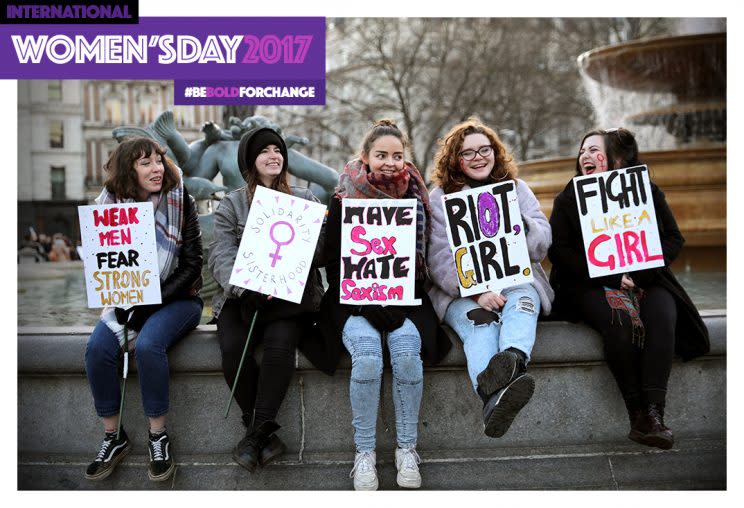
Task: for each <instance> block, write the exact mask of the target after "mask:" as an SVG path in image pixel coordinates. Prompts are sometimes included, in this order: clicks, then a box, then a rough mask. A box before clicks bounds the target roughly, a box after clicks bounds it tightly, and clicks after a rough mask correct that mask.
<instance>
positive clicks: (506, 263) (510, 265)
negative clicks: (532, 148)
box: [442, 182, 533, 297]
mask: <svg viewBox="0 0 744 508" xmlns="http://www.w3.org/2000/svg"><path fill="white" fill-rule="evenodd" d="M442 205H443V206H444V214H445V217H446V219H447V238H448V239H449V243H450V248H451V249H452V256H453V258H454V262H455V267H456V269H457V278H458V281H459V283H460V295H461V296H463V297H465V296H470V295H476V294H480V293H483V292H485V291H493V292H496V293H498V292H500V291H501V290H502V289H504V288H507V287H511V286H517V285H519V284H524V283H528V282H532V280H533V277H532V268H531V266H530V256H529V253H528V252H527V239H526V237H525V231H524V225H523V224H522V215H521V214H520V212H519V202H518V200H517V191H516V188H515V186H514V182H506V183H499V184H494V185H486V186H483V187H478V188H475V189H466V190H463V191H460V192H453V193H452V194H447V195H444V196H442Z"/></svg>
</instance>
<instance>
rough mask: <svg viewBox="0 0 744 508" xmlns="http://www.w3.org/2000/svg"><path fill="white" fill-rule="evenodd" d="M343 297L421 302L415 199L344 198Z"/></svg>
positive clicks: (392, 302)
mask: <svg viewBox="0 0 744 508" xmlns="http://www.w3.org/2000/svg"><path fill="white" fill-rule="evenodd" d="M340 270H341V274H340V280H341V290H340V292H339V298H340V302H341V303H344V304H349V305H420V304H421V300H420V299H418V298H415V294H414V293H415V290H416V287H415V286H416V278H415V277H416V200H415V199H350V198H344V200H343V209H342V215H341V268H340Z"/></svg>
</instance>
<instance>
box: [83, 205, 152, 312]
mask: <svg viewBox="0 0 744 508" xmlns="http://www.w3.org/2000/svg"><path fill="white" fill-rule="evenodd" d="M78 217H79V219H80V237H81V239H82V243H83V249H82V250H83V256H82V259H83V265H84V267H85V287H86V288H87V290H88V307H90V308H96V307H106V306H109V305H112V306H116V307H122V308H129V307H132V306H134V305H150V304H154V303H161V300H160V268H159V267H158V254H157V248H156V246H155V219H154V216H153V207H152V203H150V202H144V203H117V204H111V205H86V206H78Z"/></svg>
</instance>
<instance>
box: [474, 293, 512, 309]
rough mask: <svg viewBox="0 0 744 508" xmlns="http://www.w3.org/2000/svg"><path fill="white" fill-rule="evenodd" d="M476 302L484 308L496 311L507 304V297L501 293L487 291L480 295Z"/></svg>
mask: <svg viewBox="0 0 744 508" xmlns="http://www.w3.org/2000/svg"><path fill="white" fill-rule="evenodd" d="M476 302H477V303H478V305H480V306H481V307H483V308H484V309H486V310H490V311H494V312H495V311H497V310H499V309H500V308H501V307H503V306H504V305H506V297H505V296H502V295H501V294H500V293H494V292H493V291H486V292H485V293H481V294H480V295H479V296H478V299H477V300H476Z"/></svg>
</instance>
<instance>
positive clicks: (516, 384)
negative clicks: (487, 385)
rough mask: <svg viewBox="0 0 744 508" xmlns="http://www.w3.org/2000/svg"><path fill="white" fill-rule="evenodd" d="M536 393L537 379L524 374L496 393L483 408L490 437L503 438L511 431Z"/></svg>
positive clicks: (484, 424)
mask: <svg viewBox="0 0 744 508" xmlns="http://www.w3.org/2000/svg"><path fill="white" fill-rule="evenodd" d="M534 392H535V378H533V377H532V376H531V375H529V374H522V375H521V376H519V377H518V378H517V379H515V380H514V381H512V382H511V383H509V385H508V386H507V387H506V388H504V389H502V390H500V391H498V392H496V393H494V394H493V395H492V396H491V398H490V399H488V402H487V403H486V405H485V406H484V407H483V426H484V432H485V434H486V435H487V436H488V437H501V436H503V435H504V434H506V431H507V430H509V427H510V426H511V424H512V422H513V421H514V418H515V417H516V416H517V414H518V413H519V411H521V409H522V408H523V407H524V406H525V405H526V404H527V402H529V400H530V398H532V394H533V393H534Z"/></svg>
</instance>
